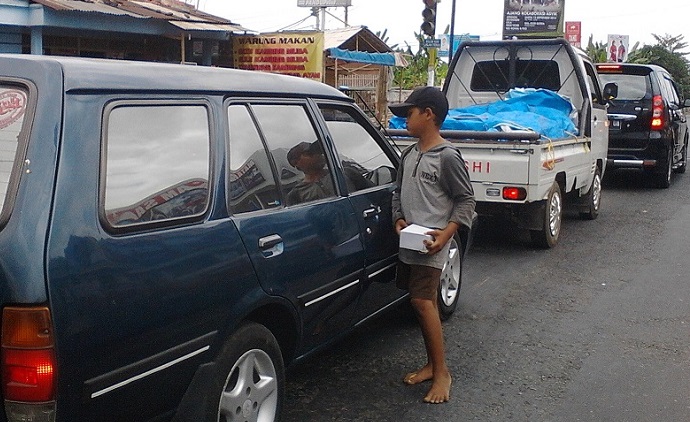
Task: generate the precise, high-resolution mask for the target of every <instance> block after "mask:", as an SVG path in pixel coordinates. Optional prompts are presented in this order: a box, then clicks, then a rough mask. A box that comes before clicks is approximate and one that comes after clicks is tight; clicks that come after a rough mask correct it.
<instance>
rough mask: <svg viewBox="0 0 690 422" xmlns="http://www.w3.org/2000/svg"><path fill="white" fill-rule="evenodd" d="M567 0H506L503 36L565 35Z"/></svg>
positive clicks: (551, 36)
mask: <svg viewBox="0 0 690 422" xmlns="http://www.w3.org/2000/svg"><path fill="white" fill-rule="evenodd" d="M564 3H565V0H505V4H504V8H503V38H504V39H506V38H513V37H516V38H558V37H563V34H564V32H563V5H564Z"/></svg>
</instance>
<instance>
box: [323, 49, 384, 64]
mask: <svg viewBox="0 0 690 422" xmlns="http://www.w3.org/2000/svg"><path fill="white" fill-rule="evenodd" d="M328 53H329V54H330V56H331V57H334V58H336V59H342V60H347V61H349V62H358V63H369V64H379V65H384V66H395V56H394V55H393V54H392V53H367V52H366V51H350V50H343V49H341V48H330V49H329V50H328Z"/></svg>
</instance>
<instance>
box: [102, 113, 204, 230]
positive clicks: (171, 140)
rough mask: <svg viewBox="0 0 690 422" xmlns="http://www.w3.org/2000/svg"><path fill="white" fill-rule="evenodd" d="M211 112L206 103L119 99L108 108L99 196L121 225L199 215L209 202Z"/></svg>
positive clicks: (109, 214) (111, 220)
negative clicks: (162, 102)
mask: <svg viewBox="0 0 690 422" xmlns="http://www.w3.org/2000/svg"><path fill="white" fill-rule="evenodd" d="M208 115H209V112H208V109H207V108H206V107H205V106H204V105H191V104H190V105H180V102H179V101H178V102H176V103H175V104H142V103H139V104H123V103H117V104H116V105H115V106H111V108H110V109H109V110H107V111H106V122H107V126H106V132H105V140H104V142H105V156H104V157H105V170H106V171H105V180H104V181H103V182H104V183H103V185H104V188H103V191H104V193H103V195H104V198H103V202H104V208H105V210H104V211H105V216H106V220H107V223H108V224H109V225H110V226H111V227H115V228H117V227H125V226H132V225H140V224H147V223H149V222H153V221H155V222H161V221H165V220H175V219H180V218H185V217H190V216H198V215H202V214H204V213H205V212H206V209H207V208H208V204H209V189H208V181H209V177H210V132H209V117H208Z"/></svg>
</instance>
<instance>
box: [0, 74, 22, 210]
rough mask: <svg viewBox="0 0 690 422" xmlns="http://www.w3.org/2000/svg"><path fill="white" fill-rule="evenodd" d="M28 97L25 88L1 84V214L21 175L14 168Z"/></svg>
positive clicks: (5, 208) (6, 207)
mask: <svg viewBox="0 0 690 422" xmlns="http://www.w3.org/2000/svg"><path fill="white" fill-rule="evenodd" d="M27 98H28V93H27V91H26V90H25V89H23V88H19V87H15V86H11V85H0V215H3V216H5V215H6V214H7V211H8V209H9V204H8V203H9V202H10V201H9V199H10V198H11V197H12V195H13V194H14V192H13V189H12V188H11V186H13V185H16V183H17V181H16V180H14V179H16V178H18V177H19V173H18V172H17V171H13V169H14V168H16V166H17V165H18V164H17V163H16V161H17V159H18V158H19V152H20V148H19V145H20V138H21V135H22V126H23V124H24V120H25V117H26V110H27ZM2 220H3V221H4V220H6V218H3V219H2Z"/></svg>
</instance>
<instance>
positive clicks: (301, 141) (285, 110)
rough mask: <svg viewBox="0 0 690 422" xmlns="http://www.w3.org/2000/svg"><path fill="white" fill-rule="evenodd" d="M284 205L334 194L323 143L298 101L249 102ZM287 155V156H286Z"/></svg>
mask: <svg viewBox="0 0 690 422" xmlns="http://www.w3.org/2000/svg"><path fill="white" fill-rule="evenodd" d="M251 109H252V112H253V113H254V115H255V116H256V119H257V121H258V122H259V127H260V128H261V132H262V133H263V135H264V137H265V139H266V143H267V145H268V148H269V150H270V152H271V155H272V156H273V160H274V161H275V163H276V167H277V169H278V174H279V179H280V185H281V189H282V191H283V195H284V197H285V201H286V203H287V205H295V204H299V203H303V202H309V201H314V200H319V199H323V198H328V197H333V196H335V193H336V190H335V187H334V183H333V178H332V173H331V169H330V167H329V165H328V160H327V159H326V156H325V154H324V150H323V145H322V144H321V141H320V140H319V138H318V134H317V133H316V130H315V129H314V126H313V124H312V123H311V121H310V119H309V116H308V114H307V110H306V109H305V108H304V107H303V106H302V105H284V104H260V105H252V106H251ZM288 155H289V157H288Z"/></svg>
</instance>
